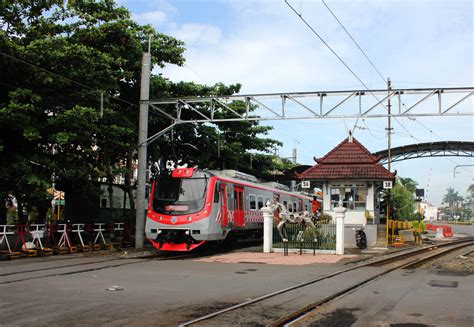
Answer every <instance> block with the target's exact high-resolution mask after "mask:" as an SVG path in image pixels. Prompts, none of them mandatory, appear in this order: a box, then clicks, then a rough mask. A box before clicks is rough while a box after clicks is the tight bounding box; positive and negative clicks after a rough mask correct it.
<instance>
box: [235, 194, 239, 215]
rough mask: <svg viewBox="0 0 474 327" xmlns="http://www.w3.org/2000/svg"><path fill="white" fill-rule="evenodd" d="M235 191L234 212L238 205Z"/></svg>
mask: <svg viewBox="0 0 474 327" xmlns="http://www.w3.org/2000/svg"><path fill="white" fill-rule="evenodd" d="M237 201H238V200H237V191H234V210H237V209H238V208H239V204H238V202H237Z"/></svg>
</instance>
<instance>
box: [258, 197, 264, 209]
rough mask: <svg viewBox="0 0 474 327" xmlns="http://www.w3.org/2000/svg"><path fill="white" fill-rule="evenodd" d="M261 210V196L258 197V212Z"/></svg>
mask: <svg viewBox="0 0 474 327" xmlns="http://www.w3.org/2000/svg"><path fill="white" fill-rule="evenodd" d="M262 208H263V196H259V197H258V210H260V209H262Z"/></svg>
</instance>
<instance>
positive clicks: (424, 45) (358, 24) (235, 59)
mask: <svg viewBox="0 0 474 327" xmlns="http://www.w3.org/2000/svg"><path fill="white" fill-rule="evenodd" d="M289 2H290V3H291V4H292V5H293V6H294V7H295V8H296V9H297V10H298V11H299V12H301V14H302V15H303V17H305V19H307V20H308V21H309V22H310V23H311V24H312V26H313V27H314V28H315V29H316V31H318V33H320V34H321V36H322V37H323V38H324V39H325V40H326V41H327V42H328V43H329V44H330V45H331V46H332V47H333V48H334V49H335V51H336V52H337V53H338V54H339V55H340V56H341V57H342V58H343V59H344V60H345V61H346V62H347V64H348V65H349V66H350V67H351V68H352V69H353V70H354V71H355V72H356V74H357V75H358V76H359V77H360V78H361V79H362V80H363V81H364V83H366V84H367V85H368V86H369V87H371V88H383V87H384V84H383V82H382V80H381V78H380V76H378V74H377V72H376V71H375V70H374V69H373V68H371V66H370V65H369V64H368V63H367V61H366V60H365V58H364V57H363V56H362V54H361V53H360V52H359V51H358V50H357V48H356V47H355V46H354V44H353V43H352V42H351V40H350V39H349V38H348V37H347V35H346V34H345V33H344V32H343V30H342V29H341V28H340V26H339V25H338V23H337V22H336V21H335V20H334V18H333V17H332V16H331V14H330V13H329V12H328V10H327V9H326V8H325V7H324V5H323V4H322V2H320V1H305V0H293V1H289ZM119 3H121V4H122V5H124V6H125V7H127V8H128V9H129V10H130V11H131V12H132V14H133V18H134V19H135V20H136V21H137V22H139V23H142V24H145V23H148V24H152V25H153V26H154V27H155V28H156V29H157V30H158V31H160V32H162V33H165V34H169V35H172V36H175V37H177V38H179V39H181V40H183V41H185V42H186V48H187V51H186V53H185V57H186V61H187V62H186V65H185V66H184V67H176V66H167V67H165V68H164V69H163V70H162V71H159V73H162V74H163V75H164V76H166V77H167V78H169V79H171V80H174V81H180V80H186V81H195V82H198V83H207V84H213V83H216V82H224V83H237V82H238V83H241V84H242V85H243V88H242V93H264V92H289V91H319V90H342V89H354V88H356V89H357V88H360V89H363V86H362V85H360V83H359V82H358V81H357V79H355V77H354V76H352V74H351V73H350V72H349V71H348V70H347V69H346V68H345V67H344V66H343V65H342V64H341V63H340V62H339V61H338V60H337V58H336V57H335V56H334V55H333V54H332V53H330V52H329V50H328V49H327V48H325V47H324V45H323V44H322V43H321V42H320V41H319V40H318V39H317V38H316V37H315V36H314V35H313V34H312V33H311V32H310V31H309V29H308V28H307V27H306V26H304V25H303V23H302V22H301V21H300V20H299V18H298V17H297V16H296V15H295V14H294V13H293V12H292V11H291V10H290V8H289V7H288V6H287V5H286V4H285V2H284V1H283V0H281V1H279V0H274V1H270V0H268V1H265V0H263V1H262V0H261V1H245V0H244V1H230V0H229V1H224V0H222V1H162V0H157V1H141V0H139V1H136V0H133V1H132V0H128V1H125V0H122V1H119ZM326 3H327V4H328V6H329V7H330V8H331V9H332V11H333V12H335V13H336V15H337V16H338V17H339V19H340V20H341V21H342V22H343V24H344V25H345V26H346V28H347V29H348V30H349V31H350V33H351V34H352V36H353V37H354V38H355V39H356V40H357V41H358V43H359V44H360V46H361V47H362V48H363V49H364V50H365V51H366V53H367V54H368V56H369V58H370V59H371V60H372V61H373V62H374V63H375V65H376V66H377V68H378V69H379V70H380V71H381V72H382V74H383V76H385V77H390V78H391V80H392V81H393V87H394V88H398V87H436V86H445V87H449V86H473V84H474V83H473V79H474V66H473V44H474V34H473V17H474V5H473V2H472V1H456V0H455V1H422V0H415V1H375V0H374V1H335V0H327V1H326ZM155 72H156V71H155ZM407 105H408V103H407ZM430 105H434V103H427V104H426V106H430ZM473 105H474V100H472V98H471V100H469V101H466V102H464V103H463V106H464V108H465V109H466V108H471V109H470V110H471V111H472V107H473ZM421 110H423V109H421ZM468 110H469V109H468ZM400 122H401V123H402V124H403V125H404V127H405V128H406V129H408V130H409V131H410V134H412V136H413V137H410V136H408V135H406V132H405V130H404V129H403V128H402V127H401V126H400V125H399V124H398V123H397V122H393V124H394V126H393V127H394V134H393V136H392V146H400V145H406V144H412V143H419V142H429V141H440V140H461V141H473V140H474V119H473V118H472V117H458V118H445V117H444V118H439V117H435V118H417V120H416V121H413V120H409V119H400ZM354 123H355V121H353V120H352V121H351V120H346V122H344V121H342V120H340V119H339V120H324V121H320V120H313V121H287V122H277V123H269V124H270V125H272V126H274V130H273V131H272V133H271V134H270V136H271V137H273V138H275V139H278V140H280V141H282V142H283V143H284V145H283V147H282V148H281V149H280V150H279V153H280V155H281V156H283V157H289V156H291V149H292V147H294V146H296V148H297V149H298V162H300V163H302V164H314V161H313V160H312V158H313V156H316V157H321V156H323V155H324V154H325V153H327V152H328V151H329V150H331V149H332V148H333V147H334V146H335V145H337V144H338V143H339V142H340V141H341V140H342V139H344V138H345V137H346V128H345V124H347V125H348V126H349V127H352V126H354ZM357 125H358V126H360V127H365V128H367V127H368V128H369V129H358V128H357V129H356V130H355V137H356V138H357V139H358V140H359V141H360V142H361V143H362V144H364V145H365V146H366V147H367V148H368V149H369V150H370V151H372V152H374V151H378V150H382V149H384V148H386V147H387V139H386V135H385V132H384V128H385V127H386V119H371V120H366V121H365V122H362V121H359V122H358V124H357ZM430 131H431V132H430ZM458 164H474V162H473V160H471V159H468V158H458V157H452V158H432V159H415V160H408V161H402V162H399V163H394V164H393V165H392V167H393V169H397V171H398V175H400V176H402V177H411V178H413V179H415V180H416V181H417V182H418V183H419V187H422V188H425V189H427V194H428V200H429V202H431V203H433V204H434V205H439V204H440V203H441V199H442V196H443V194H445V191H446V189H447V188H448V187H454V188H455V189H457V190H458V191H459V192H460V193H461V194H462V195H465V190H466V189H467V187H468V186H469V184H472V183H474V180H473V177H474V169H472V168H465V169H461V168H458V169H457V171H458V172H459V174H457V175H456V178H453V168H454V167H455V166H456V165H458Z"/></svg>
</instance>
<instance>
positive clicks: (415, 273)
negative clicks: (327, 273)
mask: <svg viewBox="0 0 474 327" xmlns="http://www.w3.org/2000/svg"><path fill="white" fill-rule="evenodd" d="M473 294H474V276H473V275H467V276H466V275H462V274H459V273H453V272H450V271H442V270H436V269H432V270H424V269H415V270H400V271H398V270H397V271H394V272H392V273H390V274H389V275H388V276H386V277H384V278H382V279H379V280H376V281H375V282H373V283H371V284H369V285H367V286H365V287H363V288H361V289H359V290H357V291H356V292H353V293H351V294H349V295H346V296H344V297H342V298H340V299H339V300H338V301H337V302H335V303H333V304H330V305H327V306H325V307H323V308H322V310H319V311H318V313H317V314H316V315H315V316H314V319H311V320H309V321H306V322H305V323H301V324H300V326H313V327H315V326H355V327H357V326H364V327H366V326H420V327H421V326H450V327H451V326H466V327H471V326H474V299H473Z"/></svg>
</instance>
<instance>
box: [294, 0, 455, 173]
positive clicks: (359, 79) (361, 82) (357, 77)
mask: <svg viewBox="0 0 474 327" xmlns="http://www.w3.org/2000/svg"><path fill="white" fill-rule="evenodd" d="M322 2H323V4H324V5H325V6H326V8H327V9H328V10H329V12H330V13H331V14H332V15H333V17H334V18H335V19H336V20H337V21H338V23H339V24H340V25H341V27H342V28H343V30H344V31H345V32H346V33H347V34H348V36H349V37H350V38H351V40H352V41H353V42H354V43H355V45H356V46H357V47H358V48H359V50H360V51H361V52H362V54H363V55H364V57H365V58H366V59H367V61H368V62H369V63H370V64H371V66H372V67H373V68H374V69H375V70H376V71H377V74H378V75H379V76H380V78H381V79H382V80H383V81H384V83H385V82H386V80H385V78H384V77H383V75H382V74H381V73H380V70H379V69H378V68H377V67H376V66H375V64H374V63H373V62H372V61H371V60H370V59H369V58H368V56H367V54H366V53H365V51H364V50H363V49H362V48H361V47H360V46H359V44H358V43H357V42H356V41H355V39H354V38H353V37H352V35H351V34H350V33H349V32H348V31H347V29H346V28H345V26H344V25H343V24H342V22H341V21H340V19H339V18H338V17H337V16H336V15H335V14H334V12H333V11H332V10H331V9H330V8H329V6H328V5H327V4H326V3H325V2H324V0H322ZM285 3H286V4H287V5H288V7H290V9H291V10H292V11H293V12H294V13H295V14H296V15H297V16H298V17H299V18H300V19H301V20H302V21H303V23H304V24H305V25H306V26H307V27H308V28H309V29H310V30H311V31H312V32H313V34H314V35H316V36H317V37H318V38H319V40H320V41H321V42H322V43H323V44H324V45H325V46H326V47H327V48H328V49H329V50H330V51H331V52H332V53H333V54H334V55H335V56H336V58H337V59H339V61H340V62H341V63H342V64H343V65H344V66H345V67H346V68H347V69H348V70H349V71H350V72H351V73H352V75H353V76H354V77H355V78H356V79H357V80H358V81H359V83H360V84H361V85H363V86H364V87H365V88H366V89H367V90H368V91H369V93H370V94H371V95H372V96H373V97H374V98H375V99H376V100H377V101H379V102H380V100H379V99H378V97H377V96H376V95H375V94H373V92H371V91H370V89H369V88H368V86H367V85H366V84H365V83H364V82H363V81H362V80H361V78H359V76H358V75H357V74H356V73H355V72H354V71H353V70H352V69H351V68H350V67H349V65H348V64H346V62H345V61H344V60H343V59H342V58H341V57H340V56H339V55H338V54H337V53H336V52H335V51H334V50H333V49H332V47H331V46H329V44H328V43H327V42H326V41H325V40H324V39H323V38H322V37H321V36H320V35H319V33H317V32H316V30H315V29H314V28H313V27H312V26H311V24H309V22H308V21H307V20H306V19H305V18H304V17H303V16H302V14H301V13H298V12H297V11H296V10H295V8H294V7H293V6H292V5H291V4H290V3H289V2H288V0H285ZM402 104H403V103H402ZM381 105H382V106H383V107H384V108H385V109H386V110H387V111H388V108H387V107H386V106H385V105H384V104H383V103H381ZM403 106H405V105H404V104H403ZM393 118H394V119H395V121H396V122H397V123H398V124H399V125H400V126H401V127H402V128H403V129H404V130H405V132H406V133H407V135H408V136H409V137H411V138H412V139H414V140H416V141H417V142H422V141H421V140H420V139H419V138H417V137H415V136H414V135H413V134H412V133H411V132H410V131H409V130H408V129H407V128H406V127H405V126H404V125H403V123H401V122H400V121H399V120H398V119H397V117H393ZM413 119H414V120H415V121H416V122H418V123H419V124H420V125H421V126H423V127H424V128H426V129H427V130H428V131H429V132H430V133H433V135H436V134H435V133H434V132H433V131H432V130H430V129H429V128H427V127H426V126H425V125H424V124H422V123H421V122H419V121H418V120H417V119H416V118H415V117H413ZM355 126H356V124H355V125H354V128H355ZM388 132H389V133H392V132H391V131H388ZM371 134H372V133H371ZM436 136H437V137H438V138H440V137H439V136H438V135H436ZM440 139H441V138H440ZM446 159H448V160H449V161H451V162H452V163H455V164H456V162H455V161H454V160H452V159H451V158H446Z"/></svg>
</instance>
